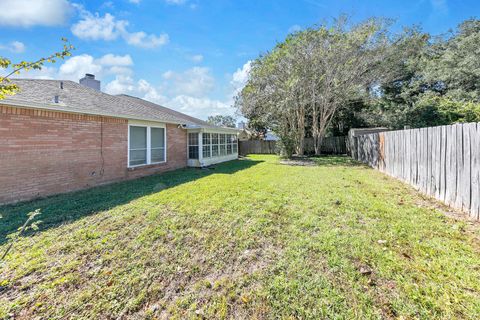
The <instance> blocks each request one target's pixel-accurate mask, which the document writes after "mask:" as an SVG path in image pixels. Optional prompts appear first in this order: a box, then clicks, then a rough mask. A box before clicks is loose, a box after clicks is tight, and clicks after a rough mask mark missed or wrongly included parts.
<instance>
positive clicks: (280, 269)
mask: <svg viewBox="0 0 480 320" xmlns="http://www.w3.org/2000/svg"><path fill="white" fill-rule="evenodd" d="M314 161H315V162H316V165H315V166H312V165H309V166H291V165H282V164H280V163H279V161H278V158H277V157H274V156H252V157H249V158H248V159H245V160H239V161H233V162H230V163H225V164H221V165H218V166H217V167H216V168H215V169H214V170H199V169H185V170H179V171H175V172H171V173H167V174H163V175H158V176H153V177H148V178H145V179H140V180H136V181H131V182H126V183H120V184H116V185H111V186H106V187H101V188H96V189H92V190H88V191H83V192H77V193H73V194H68V195H61V196H56V197H51V198H48V199H44V200H39V201H35V202H29V203H24V204H18V205H15V206H7V207H1V208H0V213H1V214H2V215H3V216H4V219H2V220H0V223H1V224H0V234H1V236H2V237H1V238H2V239H3V238H4V237H5V236H6V235H7V234H8V233H11V232H13V231H14V230H15V229H16V228H17V227H18V226H19V225H20V223H21V222H22V220H23V219H24V213H27V212H28V211H31V210H32V209H35V208H41V209H42V211H43V215H42V217H41V219H42V220H44V222H43V223H42V224H41V225H40V226H41V229H40V230H39V231H38V232H36V233H34V234H29V235H27V236H26V237H24V238H22V240H21V241H20V242H19V243H18V244H17V245H16V246H15V250H14V251H13V252H12V253H11V254H10V255H9V256H8V259H7V261H6V263H5V264H4V265H3V266H2V267H1V269H0V277H1V278H0V317H4V318H8V317H9V316H15V318H16V319H31V318H35V317H39V318H49V319H59V318H62V319H63V318H75V319H79V318H83V319H98V318H129V319H143V318H151V319H154V318H160V319H162V318H173V319H184V318H198V319H200V318H207V319H211V318H235V319H241V318H257V319H270V318H284V319H293V318H311V319H318V318H343V319H353V318H357V319H365V318H407V319H408V318H423V319H433V318H443V319H447V318H450V319H451V318H463V319H478V318H479V317H480V243H479V240H478V239H479V234H480V233H479V232H480V228H479V227H478V225H469V224H468V222H465V221H459V220H453V219H451V218H448V217H446V216H445V215H443V214H442V213H441V212H440V210H438V209H436V208H435V207H433V206H431V207H428V206H425V205H422V206H419V205H418V204H419V203H425V199H423V198H422V197H421V196H420V195H418V194H417V193H416V192H415V191H414V190H412V189H411V188H409V187H407V186H405V185H403V184H402V183H400V182H398V181H395V180H393V179H391V178H388V177H386V176H384V175H382V174H381V173H379V172H375V171H373V170H371V169H368V168H366V167H364V166H362V165H357V164H355V163H352V162H351V161H349V160H348V159H347V158H342V157H326V158H319V159H314ZM5 245H6V244H5V243H3V244H1V245H0V249H4V248H5Z"/></svg>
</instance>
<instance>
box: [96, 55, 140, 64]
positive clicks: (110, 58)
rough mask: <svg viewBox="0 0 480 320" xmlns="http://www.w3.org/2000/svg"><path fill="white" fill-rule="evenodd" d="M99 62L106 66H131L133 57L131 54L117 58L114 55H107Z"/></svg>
mask: <svg viewBox="0 0 480 320" xmlns="http://www.w3.org/2000/svg"><path fill="white" fill-rule="evenodd" d="M98 62H99V63H100V64H102V65H105V66H131V65H133V60H132V57H130V55H129V54H126V55H124V56H116V55H114V54H111V53H109V54H106V55H104V56H103V57H101V58H100V59H98Z"/></svg>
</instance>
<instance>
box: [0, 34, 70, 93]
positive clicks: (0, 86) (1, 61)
mask: <svg viewBox="0 0 480 320" xmlns="http://www.w3.org/2000/svg"><path fill="white" fill-rule="evenodd" d="M62 41H63V49H62V51H58V52H55V53H53V54H51V55H50V56H48V57H44V58H40V59H38V60H37V61H33V62H31V61H20V62H19V63H13V62H12V61H11V60H10V59H8V58H5V57H0V68H2V69H11V71H10V73H8V74H7V75H6V76H0V100H1V99H5V97H6V96H7V95H14V94H15V93H17V92H18V90H19V88H18V86H17V85H16V84H14V83H11V81H10V79H9V78H10V77H11V76H12V75H15V74H20V72H21V71H29V70H32V69H33V70H40V69H42V67H43V65H44V64H45V63H55V62H56V61H57V60H58V59H62V60H63V59H65V57H69V56H71V55H72V50H74V49H75V48H74V46H73V45H71V44H70V42H69V41H68V40H67V39H66V38H62Z"/></svg>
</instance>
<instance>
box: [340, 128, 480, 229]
mask: <svg viewBox="0 0 480 320" xmlns="http://www.w3.org/2000/svg"><path fill="white" fill-rule="evenodd" d="M353 139H355V141H354V142H353V143H352V142H350V143H349V144H350V145H353V146H355V147H356V150H350V153H351V155H352V157H354V158H355V159H357V160H359V161H361V162H364V163H367V164H368V165H370V166H372V167H373V168H376V169H379V170H381V171H383V172H385V173H387V174H389V175H391V176H394V177H396V178H399V179H401V180H403V181H405V182H407V183H409V184H411V185H413V186H415V187H416V188H417V189H418V190H420V191H421V192H423V193H425V194H427V195H429V196H432V197H435V198H437V199H439V200H441V201H443V202H445V203H447V204H448V205H450V206H452V207H454V208H457V209H460V210H463V211H465V212H468V213H469V214H470V216H471V217H472V218H474V219H477V220H480V123H466V124H455V125H449V126H439V127H431V128H422V129H410V130H399V131H388V132H380V133H371V134H365V135H360V136H357V137H354V138H353Z"/></svg>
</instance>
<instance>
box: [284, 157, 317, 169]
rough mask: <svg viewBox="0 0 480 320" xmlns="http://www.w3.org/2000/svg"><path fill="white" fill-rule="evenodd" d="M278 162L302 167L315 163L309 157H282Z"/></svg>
mask: <svg viewBox="0 0 480 320" xmlns="http://www.w3.org/2000/svg"><path fill="white" fill-rule="evenodd" d="M280 164H284V165H287V166H303V167H313V166H316V165H317V163H316V162H315V161H313V160H312V159H309V158H292V159H283V160H280Z"/></svg>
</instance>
